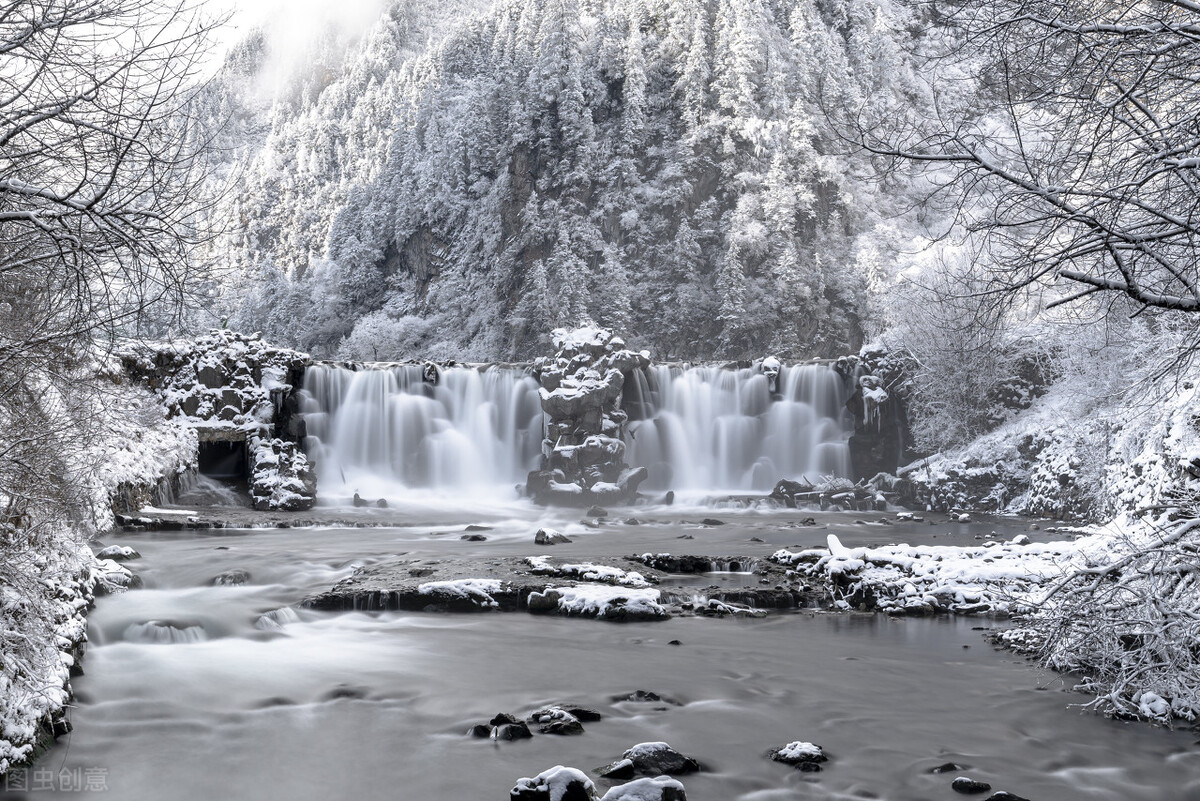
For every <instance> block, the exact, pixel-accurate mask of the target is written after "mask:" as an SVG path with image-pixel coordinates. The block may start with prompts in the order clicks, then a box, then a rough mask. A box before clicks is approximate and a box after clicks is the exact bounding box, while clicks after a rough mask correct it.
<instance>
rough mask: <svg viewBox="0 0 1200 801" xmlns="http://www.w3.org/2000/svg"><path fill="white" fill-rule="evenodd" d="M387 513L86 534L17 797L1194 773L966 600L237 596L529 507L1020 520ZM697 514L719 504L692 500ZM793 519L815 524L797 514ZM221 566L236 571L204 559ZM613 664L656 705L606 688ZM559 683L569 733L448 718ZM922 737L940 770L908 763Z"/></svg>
mask: <svg viewBox="0 0 1200 801" xmlns="http://www.w3.org/2000/svg"><path fill="white" fill-rule="evenodd" d="M388 513H389V514H391V515H393V516H395V517H396V518H397V519H403V520H404V521H405V522H404V523H403V524H402V525H397V526H394V527H386V528H312V529H259V530H229V529H226V530H214V531H184V532H173V533H166V532H159V533H147V532H142V533H129V534H125V535H121V536H115V537H112V538H110V540H108V542H115V543H120V544H125V545H131V546H133V547H134V548H136V549H137V550H139V551H140V552H141V554H142V556H143V558H142V559H141V560H139V561H136V562H133V563H131V567H134V568H135V569H136V570H137V571H138V572H139V573H140V574H141V576H142V577H143V579H144V581H145V584H146V587H145V589H141V590H136V591H131V592H127V593H124V594H121V595H118V596H113V597H107V598H102V599H100V600H99V602H98V604H97V606H96V609H95V610H94V612H93V613H92V615H91V618H90V637H91V640H92V644H91V647H90V648H89V651H88V654H87V658H86V660H85V670H86V675H85V676H82V677H80V678H78V679H76V680H75V683H74V684H75V689H76V692H77V695H78V701H77V706H76V707H75V709H74V710H73V711H72V714H71V720H72V723H73V724H74V732H73V733H72V734H71V735H69V736H68V737H65V738H63V739H61V740H60V741H59V743H58V744H57V745H56V746H55V747H54V748H53V749H52V750H51V751H50V752H48V753H47V754H46V755H45V756H44V757H43V758H42V759H41V760H40V761H39V762H38V763H37V764H36V766H35V768H34V769H33V770H32V771H31V772H30V774H29V776H28V778H29V780H30V782H31V784H32V783H33V782H34V780H36V779H40V780H41V783H42V786H43V787H46V786H50V787H52V788H53V789H51V790H49V791H44V792H34V793H32V794H31V796H30V797H33V798H58V797H63V798H65V797H76V796H77V795H78V794H79V793H78V792H77V789H78V788H79V786H80V784H81V783H82V782H88V781H90V782H91V786H92V787H96V788H98V787H99V786H100V785H101V784H102V785H103V786H104V787H105V788H106V789H107V794H108V796H109V797H112V798H119V799H122V800H123V801H140V800H141V799H147V801H149V800H150V799H154V800H156V801H163V800H166V799H179V800H180V801H183V800H185V799H187V800H189V801H191V800H195V801H200V800H201V799H203V801H210V800H211V799H214V798H221V799H288V801H302V800H304V799H321V800H322V801H325V800H326V799H399V800H400V801H418V800H424V799H445V800H446V801H482V799H488V798H494V799H503V798H506V797H507V793H508V790H509V788H511V787H512V785H513V784H514V783H515V781H516V780H517V779H518V778H520V777H522V776H532V775H535V774H537V773H538V772H540V771H542V770H545V769H547V768H550V767H552V766H554V765H558V764H562V765H568V766H573V767H577V768H581V769H583V770H591V769H593V768H596V767H598V766H600V765H603V764H605V763H607V762H610V761H612V760H613V759H616V758H618V757H619V756H620V755H621V753H622V752H623V751H624V750H625V749H627V748H629V747H630V746H632V745H634V744H636V743H639V742H644V741H656V740H665V741H667V742H669V743H670V744H671V745H673V746H674V747H675V748H677V749H678V750H680V751H682V752H683V753H685V754H688V755H691V756H693V757H695V758H697V759H698V760H700V762H701V763H702V764H703V765H704V766H705V767H706V770H705V771H704V772H702V773H700V774H696V775H692V776H686V777H683V781H684V784H685V785H686V787H687V793H688V798H689V799H691V801H731V800H733V799H737V801H793V799H794V800H795V801H800V800H801V799H818V798H819V799H864V798H866V799H891V800H892V801H929V800H930V799H952V798H958V797H960V796H958V795H957V794H956V793H954V792H953V791H952V790H951V789H950V781H951V779H953V778H954V777H955V776H957V775H960V774H964V775H969V776H971V777H973V778H976V779H981V780H984V781H987V782H989V783H991V784H992V785H993V787H994V788H995V789H996V790H1001V789H1002V790H1008V791H1010V792H1013V793H1017V794H1019V795H1021V796H1025V797H1027V798H1029V799H1034V801H1073V800H1074V799H1079V801H1083V800H1084V799H1087V801H1097V800H1100V799H1105V800H1107V799H1111V800H1112V801H1128V800H1131V799H1145V800H1146V801H1161V800H1162V799H1188V798H1200V748H1198V747H1197V745H1196V743H1195V734H1194V733H1190V732H1185V731H1168V730H1164V729H1158V728H1153V727H1150V726H1147V725H1145V724H1140V723H1125V722H1118V721H1111V720H1106V719H1103V718H1099V717H1096V716H1094V715H1091V714H1087V713H1084V712H1081V711H1080V710H1079V709H1077V708H1075V707H1073V706H1071V705H1072V704H1076V703H1079V702H1081V701H1083V700H1085V699H1084V698H1083V697H1082V696H1079V695H1077V694H1074V693H1071V692H1069V691H1068V689H1067V686H1068V685H1069V681H1064V679H1063V677H1060V676H1058V675H1056V674H1054V673H1051V672H1048V671H1045V670H1042V669H1039V668H1037V667H1036V666H1033V665H1031V664H1030V663H1028V662H1027V661H1025V660H1024V659H1021V658H1020V657H1017V656H1014V655H1013V654H1011V653H1008V652H1005V651H997V650H995V649H993V648H992V647H991V646H990V645H988V643H987V642H986V641H985V640H984V639H983V637H982V632H981V631H980V630H978V629H979V627H990V626H995V625H1000V624H998V623H997V622H995V621H990V620H987V619H978V618H959V619H954V618H933V619H923V618H908V619H903V618H888V617H886V616H869V615H837V614H823V613H816V612H811V611H801V612H795V613H787V614H773V615H771V616H769V617H766V618H762V619H703V618H678V619H672V620H670V621H666V622H659V623H636V624H614V623H607V622H600V621H594V620H584V619H564V618H553V617H541V616H537V617H535V616H532V615H527V614H523V613H511V614H502V613H491V614H478V615H462V616H452V615H427V614H420V613H385V614H360V613H345V614H328V613H316V612H312V611H307V610H299V611H298V613H297V614H296V615H295V616H291V615H283V616H281V617H282V618H283V619H284V620H285V623H284V625H283V626H282V630H280V631H264V630H262V629H260V628H258V627H256V621H258V619H259V617H260V616H261V615H262V614H264V613H266V612H269V611H271V610H275V609H279V608H282V607H287V606H290V605H293V604H297V603H298V602H299V601H300V600H301V599H302V598H304V597H305V596H306V595H309V594H311V593H314V592H317V591H319V590H322V589H325V588H327V587H328V586H330V585H331V584H333V583H334V582H335V581H337V580H338V579H339V578H341V577H344V576H347V575H349V574H350V573H351V572H352V571H353V570H354V568H355V566H357V565H360V564H364V563H366V562H369V561H371V560H374V559H379V558H382V557H385V556H390V555H393V554H396V553H400V552H405V553H408V554H411V555H415V556H422V555H424V556H428V558H431V559H436V558H439V557H444V556H448V555H454V556H463V555H476V556H480V557H487V556H489V555H497V556H499V555H506V556H507V555H524V554H534V553H538V552H549V550H548V549H540V550H539V549H538V548H537V547H536V546H534V545H533V544H532V535H533V532H534V531H535V530H536V529H537V528H538V527H539V526H544V525H552V526H554V527H556V528H559V529H561V530H565V531H567V532H568V533H569V535H570V536H571V537H572V538H573V539H574V542H573V543H571V544H569V545H563V546H556V547H555V549H554V550H553V553H554V555H556V556H575V555H578V556H580V557H581V558H582V557H586V556H595V555H603V554H627V553H633V552H642V551H656V552H660V551H669V552H674V553H712V554H738V555H759V556H765V555H767V554H769V553H770V552H771V551H773V550H774V549H776V548H779V547H784V546H796V545H805V544H812V545H816V544H822V543H823V542H824V538H825V535H826V534H828V533H829V532H830V531H835V532H836V533H837V534H838V536H839V537H840V538H841V539H842V541H843V542H844V543H845V544H847V545H857V544H865V543H880V542H889V541H912V542H919V541H929V542H937V543H940V544H949V543H952V542H962V543H963V544H968V543H974V542H975V536H976V535H978V534H982V533H986V532H990V531H992V530H995V531H997V533H998V534H999V535H1000V536H1011V535H1012V534H1013V533H1015V532H1016V531H1025V530H1026V529H1027V527H1028V524H1027V523H1025V522H1021V521H1004V520H1000V521H995V520H993V521H980V522H978V523H974V524H971V525H957V524H948V523H940V522H939V523H938V524H937V525H930V524H923V523H909V524H904V525H895V526H883V525H878V524H873V525H862V524H856V523H855V522H854V520H855V519H861V518H863V517H864V515H863V514H862V513H859V514H833V513H830V514H821V513H814V512H797V511H794V510H792V511H773V512H749V511H737V510H714V509H681V508H678V507H657V508H655V509H651V510H641V509H639V510H636V511H635V512H634V513H635V514H637V515H638V517H639V521H640V523H641V525H630V524H626V523H623V522H618V521H617V520H614V521H613V522H612V523H606V524H603V525H602V526H601V527H600V528H598V529H590V528H586V527H583V526H581V525H578V524H577V523H574V522H573V521H577V520H578V514H577V513H574V514H571V513H568V512H561V511H560V512H547V511H544V510H536V509H534V508H533V507H532V506H527V505H525V504H493V505H492V506H490V507H486V508H480V507H473V508H471V509H469V510H468V509H463V508H455V507H454V506H452V505H447V504H442V505H436V504H435V505H429V506H425V505H419V506H410V507H408V508H400V509H392V510H388ZM712 516H718V517H720V518H721V519H723V520H724V521H726V523H727V525H724V526H720V527H701V526H699V525H697V521H699V520H700V519H702V518H703V517H712ZM806 517H815V518H817V523H818V525H816V526H805V525H802V522H801V521H802V519H803V518H806ZM879 517H880V515H878V514H875V515H870V516H869V517H868V519H870V520H877V519H878V518H879ZM467 524H482V525H486V526H489V527H490V530H489V531H486V532H485V534H486V536H488V538H489V539H488V540H487V541H485V542H467V541H463V540H462V539H460V536H461V531H462V529H463V528H464V526H465V525H467ZM687 536H690V537H692V538H693V539H680V537H687ZM1042 536H1045V535H1044V533H1042ZM752 537H756V538H758V539H759V540H762V542H755V541H752V540H751V538H752ZM233 569H241V570H245V571H248V572H249V574H250V580H249V582H248V583H246V584H245V585H242V586H212V585H211V584H210V581H211V579H212V578H213V577H214V576H216V575H217V574H219V573H222V572H223V571H226V570H233ZM288 620H290V622H286V621H288ZM148 621H169V622H171V623H173V624H174V626H175V628H173V629H164V628H162V627H155V626H147V625H145V624H146V623H147V622H148ZM172 632H173V633H172ZM155 639H173V640H175V641H173V642H155V641H154V640H155ZM672 641H678V644H672ZM639 689H643V690H650V691H653V692H655V693H658V694H660V695H662V696H664V697H669V698H671V699H674V700H676V701H677V702H678V704H677V705H676V704H669V703H638V702H633V701H614V700H613V699H614V698H615V697H617V696H621V695H625V694H628V693H630V692H632V691H634V690H639ZM568 700H570V701H574V702H577V703H581V704H584V705H587V706H590V707H594V708H596V709H598V710H599V711H601V712H602V713H603V715H604V718H603V720H601V721H599V722H594V723H587V724H585V727H586V733H585V734H584V735H582V736H578V737H554V736H537V737H535V738H534V739H532V740H527V741H518V742H503V743H494V742H491V741H488V740H476V739H472V738H470V737H468V736H466V734H465V733H466V731H467V729H468V728H469V727H470V726H471V725H472V724H475V723H479V722H486V721H487V720H488V719H489V718H491V717H492V716H493V715H495V714H496V713H498V712H505V711H507V712H513V713H517V714H525V713H528V712H530V711H532V710H534V709H536V708H538V707H540V706H542V705H545V704H548V703H553V702H560V701H568ZM798 739H799V740H808V741H811V742H815V743H819V744H820V745H822V746H823V747H824V748H825V749H826V751H827V752H828V753H829V754H830V755H831V761H830V762H829V763H828V764H827V766H826V768H825V770H824V771H822V772H820V773H800V772H797V771H794V770H792V769H791V768H788V767H786V766H784V765H780V764H776V763H772V762H770V761H768V760H767V759H765V758H764V756H763V755H764V753H765V752H766V751H767V750H768V749H770V748H772V747H778V746H781V745H783V744H785V743H787V742H789V741H792V740H798ZM946 762H954V763H957V764H959V765H963V766H967V767H965V768H964V769H963V770H961V771H955V772H951V773H946V774H934V773H931V772H930V769H931V768H933V767H935V766H937V765H940V764H942V763H946ZM15 795H16V794H12V793H10V794H8V797H15Z"/></svg>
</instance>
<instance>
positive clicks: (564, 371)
mask: <svg viewBox="0 0 1200 801" xmlns="http://www.w3.org/2000/svg"><path fill="white" fill-rule="evenodd" d="M553 341H554V346H555V348H556V349H557V352H556V353H555V355H554V357H553V358H552V359H545V358H543V359H539V360H538V361H537V362H536V364H535V367H536V369H537V371H538V378H539V381H540V382H541V385H542V386H541V389H540V390H539V394H540V398H541V403H542V411H543V412H545V414H546V418H547V425H546V431H547V438H546V440H545V441H544V442H543V448H542V450H543V458H542V465H541V468H540V469H538V470H535V471H533V472H532V473H530V474H529V478H528V480H527V482H526V486H525V491H526V494H528V495H529V496H530V497H532V498H533V499H534V500H535V501H537V502H538V503H557V504H562V505H570V506H585V507H586V506H591V505H593V504H595V503H598V502H603V503H627V502H629V501H631V500H632V499H633V497H634V496H635V495H636V493H637V487H638V485H639V484H640V483H641V482H642V481H643V480H644V479H645V477H646V470H645V469H644V468H634V469H630V468H629V467H628V466H627V465H626V464H625V462H624V459H625V443H624V442H623V440H622V437H623V434H624V427H625V422H626V419H627V418H626V415H625V413H624V412H623V411H622V410H621V408H620V405H621V392H622V389H623V388H624V385H625V375H626V374H627V373H628V372H630V371H632V370H635V369H638V368H640V367H645V366H646V365H648V364H649V360H648V359H647V357H646V356H644V355H642V354H635V353H632V352H631V351H628V350H625V343H624V341H623V340H622V339H621V338H620V337H617V336H614V335H613V333H612V331H609V330H608V329H604V328H600V327H598V326H595V325H585V326H583V327H580V328H576V329H557V330H556V331H555V332H554V336H553Z"/></svg>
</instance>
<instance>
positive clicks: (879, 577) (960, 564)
mask: <svg viewBox="0 0 1200 801" xmlns="http://www.w3.org/2000/svg"><path fill="white" fill-rule="evenodd" d="M1105 548H1106V546H1105V544H1104V543H1103V542H1102V541H1100V540H1098V539H1096V538H1084V539H1080V540H1072V541H1060V542H1047V543H1029V544H1021V543H1020V542H1007V543H996V542H991V543H988V544H986V545H980V546H938V545H884V546H878V547H858V548H847V547H846V546H844V545H842V543H841V540H839V539H838V537H837V536H836V535H834V534H830V535H829V536H828V546H827V548H826V549H825V550H821V549H810V550H805V551H798V552H797V551H789V550H787V549H781V550H778V551H776V552H775V553H774V554H772V556H771V560H772V561H774V562H777V563H779V564H784V565H791V566H794V567H797V568H798V569H799V570H800V571H801V572H802V573H804V574H805V575H808V576H814V577H823V578H824V579H825V581H826V582H827V584H828V586H829V589H830V592H831V593H832V595H833V598H834V602H835V605H837V606H838V607H839V608H851V607H853V606H860V605H863V604H865V605H866V606H867V607H869V608H874V609H877V610H879V611H885V612H904V611H926V610H942V611H951V612H959V613H979V612H1014V611H1019V610H1022V609H1028V608H1030V607H1031V606H1032V605H1033V604H1035V603H1036V602H1037V600H1038V599H1039V598H1040V595H1039V588H1041V587H1043V586H1044V585H1046V584H1048V583H1049V582H1051V581H1053V580H1055V579H1058V578H1061V577H1062V576H1063V574H1064V572H1065V571H1066V570H1067V569H1069V568H1071V567H1072V566H1074V565H1078V564H1082V563H1083V562H1084V560H1086V559H1087V558H1088V557H1089V556H1091V555H1095V554H1100V553H1103V552H1104V550H1105Z"/></svg>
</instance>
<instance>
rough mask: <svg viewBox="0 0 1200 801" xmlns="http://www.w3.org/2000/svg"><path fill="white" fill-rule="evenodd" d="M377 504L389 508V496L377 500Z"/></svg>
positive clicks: (381, 507) (382, 507)
mask: <svg viewBox="0 0 1200 801" xmlns="http://www.w3.org/2000/svg"><path fill="white" fill-rule="evenodd" d="M375 505H376V506H378V507H379V508H380V509H386V508H388V502H387V498H380V499H379V500H377V501H375Z"/></svg>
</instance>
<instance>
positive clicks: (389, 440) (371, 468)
mask: <svg viewBox="0 0 1200 801" xmlns="http://www.w3.org/2000/svg"><path fill="white" fill-rule="evenodd" d="M537 389H538V388H537V382H536V381H534V380H533V379H532V378H530V377H529V376H527V375H525V374H524V373H522V372H521V371H519V370H515V369H507V368H499V367H490V368H487V369H484V370H479V369H475V368H470V367H451V368H448V369H444V370H442V371H441V373H440V376H439V379H438V381H437V382H436V383H434V382H430V381H426V380H424V377H423V375H422V367H421V366H420V365H393V366H389V367H382V368H377V369H363V370H348V369H346V368H343V367H335V366H330V365H315V366H313V367H310V368H309V369H308V371H307V372H306V373H305V377H304V389H303V392H304V397H303V400H302V407H301V411H302V413H303V415H304V419H305V422H306V424H307V427H308V440H307V442H306V443H305V445H306V447H307V449H308V451H309V453H311V454H313V455H314V456H315V457H316V460H317V469H318V474H319V481H320V490H321V496H322V498H323V499H325V500H332V501H334V502H337V501H338V500H342V501H344V500H345V499H346V498H347V497H348V496H350V495H352V494H353V493H355V492H358V493H360V494H361V495H362V497H363V498H369V499H375V498H380V497H388V496H394V495H396V494H403V493H404V492H405V491H406V490H413V489H422V490H428V489H445V490H464V489H470V490H476V491H491V492H497V493H498V492H507V493H510V494H511V492H512V486H513V484H515V483H517V482H521V481H524V480H525V476H526V474H527V473H528V471H529V470H531V469H533V467H534V466H535V465H536V462H537V456H538V453H539V451H540V447H541V441H542V411H541V406H540V403H539V401H538V395H537Z"/></svg>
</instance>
